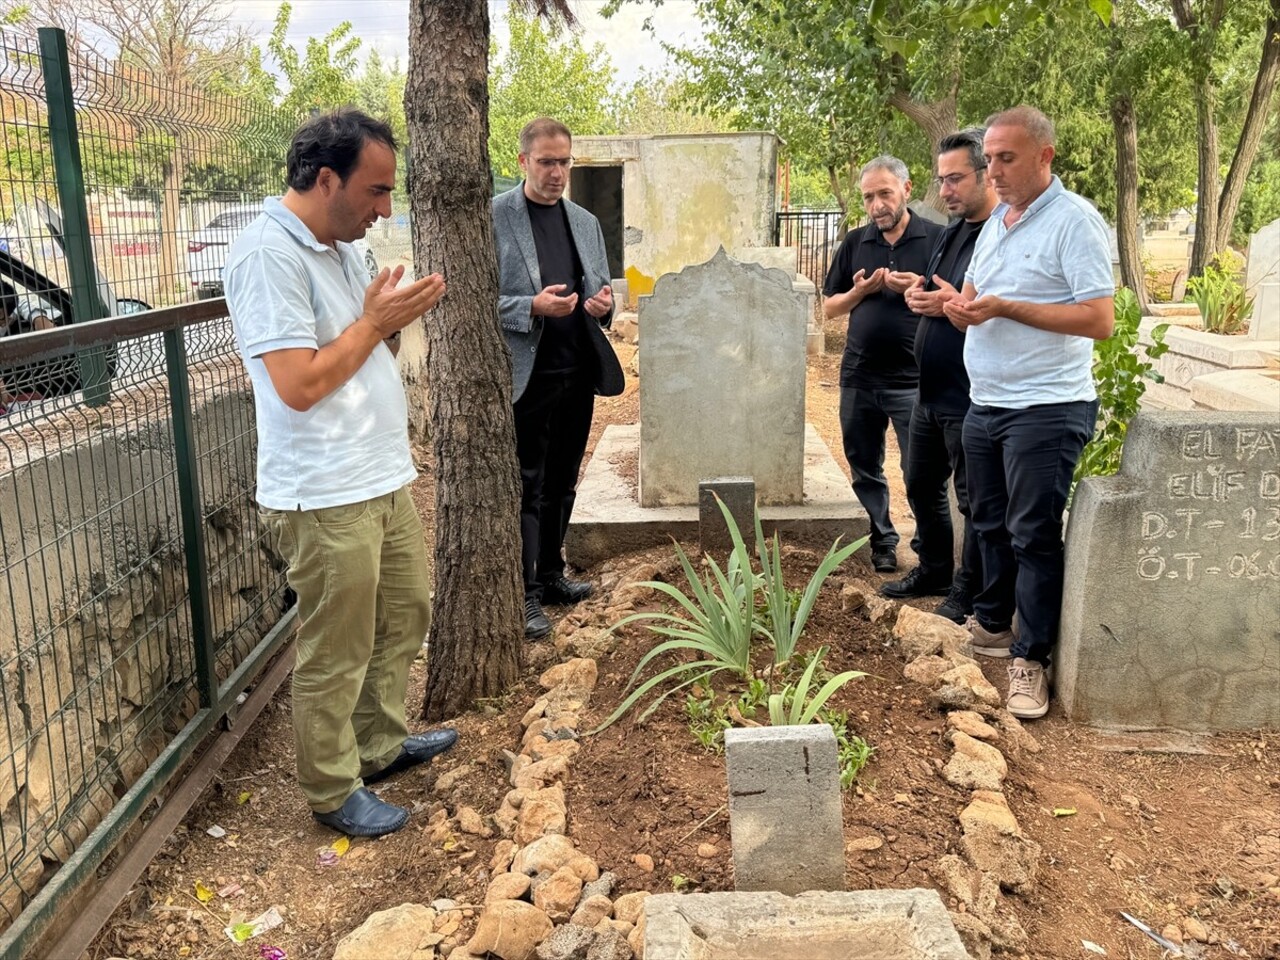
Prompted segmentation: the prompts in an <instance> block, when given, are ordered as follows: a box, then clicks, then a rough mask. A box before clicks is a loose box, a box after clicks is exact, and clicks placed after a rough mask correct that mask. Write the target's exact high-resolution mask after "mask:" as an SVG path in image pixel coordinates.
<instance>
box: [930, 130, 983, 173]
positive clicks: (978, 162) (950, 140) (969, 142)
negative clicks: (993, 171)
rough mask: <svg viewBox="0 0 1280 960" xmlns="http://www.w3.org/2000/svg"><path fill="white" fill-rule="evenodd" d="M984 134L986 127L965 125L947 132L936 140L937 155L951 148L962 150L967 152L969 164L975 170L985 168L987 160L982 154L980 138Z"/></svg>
mask: <svg viewBox="0 0 1280 960" xmlns="http://www.w3.org/2000/svg"><path fill="white" fill-rule="evenodd" d="M986 135H987V128H986V127H965V128H964V129H963V130H957V131H956V132H955V133H949V134H947V135H946V136H945V137H943V138H942V139H941V140H939V141H938V156H942V155H943V154H944V153H950V152H951V151H952V150H964V151H967V152H968V154H969V166H971V167H973V169H975V170H977V171H982V170H985V169H986V167H987V161H986V160H985V159H984V158H983V156H982V138H983V137H985V136H986Z"/></svg>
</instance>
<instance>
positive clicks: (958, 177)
mask: <svg viewBox="0 0 1280 960" xmlns="http://www.w3.org/2000/svg"><path fill="white" fill-rule="evenodd" d="M985 169H987V165H986V164H985V163H984V164H983V165H982V166H980V167H975V168H974V169H972V170H970V171H969V172H968V173H949V174H947V175H946V176H945V177H934V178H933V185H934V186H935V187H943V186H947V187H951V189H953V190H954V189H955V188H956V187H958V186H960V184H962V183H964V181H965V179H966V178H967V177H969V176H976V175H977V173H978V171H979V170H985Z"/></svg>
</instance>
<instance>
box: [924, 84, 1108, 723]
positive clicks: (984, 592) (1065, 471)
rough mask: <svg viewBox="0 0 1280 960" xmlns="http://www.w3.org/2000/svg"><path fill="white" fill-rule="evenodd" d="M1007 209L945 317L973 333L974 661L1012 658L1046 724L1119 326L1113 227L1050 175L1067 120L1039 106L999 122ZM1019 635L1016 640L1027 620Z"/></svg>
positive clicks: (969, 443)
mask: <svg viewBox="0 0 1280 960" xmlns="http://www.w3.org/2000/svg"><path fill="white" fill-rule="evenodd" d="M986 126H987V133H986V137H985V138H984V141H983V154H984V158H985V159H986V162H987V174H988V177H989V178H990V180H991V182H992V184H993V186H994V187H995V191H996V196H997V197H998V198H999V200H1000V203H999V205H998V206H996V208H995V210H993V211H992V213H991V218H990V219H989V220H988V221H987V224H986V226H985V227H984V228H983V230H982V233H981V235H980V236H979V237H978V243H977V246H976V247H975V249H974V253H973V260H972V261H971V262H970V264H969V269H968V272H967V273H966V275H965V285H964V291H963V293H962V295H961V296H960V297H957V298H956V299H953V300H951V301H949V302H948V303H947V304H946V305H945V306H944V310H945V312H946V315H947V317H948V318H949V319H950V320H951V322H952V323H954V324H955V325H956V326H957V327H958V328H960V329H961V330H964V331H965V344H964V361H965V368H966V370H967V371H968V373H969V383H970V397H971V400H972V405H971V406H970V408H969V414H968V416H967V417H966V418H965V424H964V434H963V443H964V451H965V462H966V466H967V469H968V474H969V478H968V479H969V505H970V510H971V512H972V517H973V527H974V531H975V532H976V534H977V536H978V544H979V548H980V550H981V553H982V567H983V583H982V588H981V590H980V591H979V592H978V594H977V595H976V596H975V597H974V602H973V610H974V615H973V617H972V618H971V619H970V621H969V630H970V632H971V634H972V635H973V647H974V652H975V653H978V654H981V655H982V656H987V657H1001V658H1008V657H1011V658H1012V663H1011V665H1010V667H1009V696H1008V703H1007V706H1008V709H1009V712H1010V713H1012V714H1013V715H1014V716H1016V717H1022V718H1035V717H1042V716H1044V715H1045V713H1046V712H1048V709H1049V684H1048V680H1047V678H1046V676H1045V668H1046V667H1048V665H1049V660H1050V656H1051V654H1052V651H1053V646H1054V643H1055V642H1056V641H1057V639H1058V624H1059V620H1060V617H1061V608H1062V580H1063V547H1062V511H1063V509H1064V508H1065V507H1066V502H1067V494H1068V492H1069V491H1070V489H1071V477H1072V474H1073V473H1074V472H1075V467H1076V462H1077V461H1078V460H1079V459H1080V453H1081V451H1082V450H1083V449H1084V445H1085V444H1086V443H1088V441H1089V439H1090V438H1091V437H1092V436H1093V430H1094V422H1095V420H1096V418H1097V414H1098V402H1097V394H1096V392H1095V391H1094V386H1093V374H1092V360H1093V342H1094V341H1095V340H1105V339H1106V338H1107V337H1109V336H1111V331H1112V328H1113V327H1114V325H1115V314H1114V310H1113V305H1112V296H1113V294H1114V293H1115V282H1114V280H1113V277H1112V273H1111V256H1110V247H1109V244H1108V241H1107V228H1106V224H1105V223H1104V222H1103V219H1102V217H1101V216H1099V214H1098V212H1097V211H1096V210H1095V209H1094V208H1093V207H1092V206H1091V205H1090V204H1089V203H1088V201H1086V200H1084V199H1083V198H1082V197H1079V196H1077V195H1076V194H1074V193H1071V192H1069V191H1067V190H1066V189H1065V188H1064V187H1063V186H1062V182H1061V181H1060V180H1059V179H1058V178H1057V177H1056V176H1054V175H1053V172H1052V170H1051V169H1050V167H1051V164H1052V162H1053V157H1054V131H1053V124H1052V122H1051V121H1050V120H1049V118H1048V117H1046V116H1045V115H1044V114H1043V113H1041V112H1040V111H1039V110H1036V109H1034V108H1032V107H1026V106H1022V107H1014V108H1013V109H1012V110H1006V111H1004V112H1003V113H998V114H996V115H995V116H993V117H991V118H990V119H988V120H987V124H986ZM1015 610H1016V611H1017V614H1018V623H1019V631H1018V634H1017V635H1016V636H1015V635H1014V633H1013V631H1012V627H1013V616H1014V611H1015Z"/></svg>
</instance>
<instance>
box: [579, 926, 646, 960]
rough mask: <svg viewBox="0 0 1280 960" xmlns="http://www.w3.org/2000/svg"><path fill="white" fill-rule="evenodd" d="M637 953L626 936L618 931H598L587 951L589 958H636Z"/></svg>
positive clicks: (607, 959) (592, 959) (590, 959)
mask: <svg viewBox="0 0 1280 960" xmlns="http://www.w3.org/2000/svg"><path fill="white" fill-rule="evenodd" d="M634 957H635V954H634V953H632V952H631V947H630V946H628V945H627V941H626V939H625V938H624V937H622V936H620V935H619V934H617V933H599V932H597V933H596V939H595V942H594V943H592V944H591V949H589V950H588V951H587V960H634Z"/></svg>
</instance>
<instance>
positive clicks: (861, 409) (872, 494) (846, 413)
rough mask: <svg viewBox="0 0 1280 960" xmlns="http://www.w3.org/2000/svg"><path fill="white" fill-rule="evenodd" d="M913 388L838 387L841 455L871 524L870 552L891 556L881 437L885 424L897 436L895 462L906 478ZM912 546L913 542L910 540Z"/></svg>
mask: <svg viewBox="0 0 1280 960" xmlns="http://www.w3.org/2000/svg"><path fill="white" fill-rule="evenodd" d="M915 403H916V389H915V387H906V388H904V389H893V390H880V389H870V390H867V389H863V388H861V387H841V388H840V433H841V434H842V435H843V440H844V456H845V459H846V460H848V461H849V470H850V472H852V474H853V492H854V495H855V496H857V498H858V502H859V503H861V504H862V508H863V509H864V510H866V511H867V516H868V517H869V518H870V520H871V550H872V552H873V553H875V552H879V551H882V550H887V551H889V552H892V551H893V550H895V549H896V548H897V546H898V540H899V537H898V531H897V530H896V529H894V526H893V521H892V520H890V519H889V484H888V483H887V482H886V481H885V478H884V451H885V442H884V438H885V433H886V431H887V430H888V429H889V424H890V423H891V422H892V424H893V432H894V433H895V434H896V435H897V438H898V453H899V463H900V464H901V465H902V471H903V473H904V474H905V473H906V469H907V448H908V445H909V442H910V438H909V436H908V430H909V428H910V426H911V410H912V408H913V407H914V406H915ZM912 545H913V546H914V545H915V541H912Z"/></svg>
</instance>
